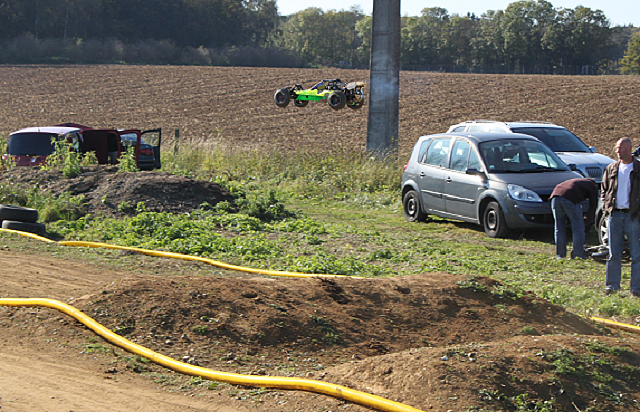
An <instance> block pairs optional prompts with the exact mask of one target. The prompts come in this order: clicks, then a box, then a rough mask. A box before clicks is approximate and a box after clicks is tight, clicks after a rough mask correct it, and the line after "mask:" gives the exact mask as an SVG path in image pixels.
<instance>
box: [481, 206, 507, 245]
mask: <svg viewBox="0 0 640 412" xmlns="http://www.w3.org/2000/svg"><path fill="white" fill-rule="evenodd" d="M483 222H484V231H485V232H486V234H487V236H489V237H497V238H505V237H507V236H508V235H509V228H508V227H507V222H506V220H505V218H504V213H503V212H502V209H500V205H499V204H498V203H497V202H490V203H489V204H488V205H487V207H486V208H485V209H484V219H483Z"/></svg>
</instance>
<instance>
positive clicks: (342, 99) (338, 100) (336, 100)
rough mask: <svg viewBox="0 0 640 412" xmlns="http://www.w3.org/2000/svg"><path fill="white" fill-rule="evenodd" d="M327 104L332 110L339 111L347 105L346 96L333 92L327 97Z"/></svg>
mask: <svg viewBox="0 0 640 412" xmlns="http://www.w3.org/2000/svg"><path fill="white" fill-rule="evenodd" d="M327 102H328V103H329V106H331V108H332V109H333V110H340V109H342V108H343V107H344V106H345V105H346V104H347V96H345V94H344V93H342V92H340V91H335V92H333V93H331V94H330V95H329V98H328V99H327Z"/></svg>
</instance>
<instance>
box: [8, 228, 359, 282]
mask: <svg viewBox="0 0 640 412" xmlns="http://www.w3.org/2000/svg"><path fill="white" fill-rule="evenodd" d="M0 231H3V232H9V233H15V234H18V235H20V236H25V237H30V238H32V239H37V240H42V241H44V242H49V243H57V244H58V245H60V246H81V247H93V248H107V249H117V250H129V251H132V252H136V253H140V254H143V255H148V256H156V257H166V258H171V259H182V260H192V261H196V262H202V263H206V264H209V265H212V266H216V267H219V268H223V269H229V270H235V271H238V272H245V273H253V274H256V275H266V276H280V277H295V278H317V277H324V278H336V277H348V278H353V279H364V277H361V276H346V275H332V274H310V273H301V272H289V271H282V270H269V269H255V268H248V267H244V266H236V265H231V264H229V263H224V262H221V261H219V260H214V259H208V258H203V257H199V256H189V255H183V254H182V253H174V252H162V251H157V250H148V249H140V248H137V247H128V246H118V245H110V244H108V243H100V242H83V241H76V240H66V241H62V242H55V241H53V240H51V239H47V238H45V237H42V236H38V235H35V234H33V233H29V232H21V231H19V230H12V229H2V228H0Z"/></svg>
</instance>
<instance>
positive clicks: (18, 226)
mask: <svg viewBox="0 0 640 412" xmlns="http://www.w3.org/2000/svg"><path fill="white" fill-rule="evenodd" d="M2 228H3V229H11V230H19V231H21V232H29V233H35V234H37V235H43V234H45V233H47V227H46V226H45V225H43V224H42V223H29V222H15V221H13V220H3V221H2Z"/></svg>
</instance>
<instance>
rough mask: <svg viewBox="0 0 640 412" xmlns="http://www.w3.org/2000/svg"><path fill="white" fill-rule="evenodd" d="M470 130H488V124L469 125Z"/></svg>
mask: <svg viewBox="0 0 640 412" xmlns="http://www.w3.org/2000/svg"><path fill="white" fill-rule="evenodd" d="M468 131H469V132H486V131H487V126H486V125H484V124H474V125H471V126H469V130H468Z"/></svg>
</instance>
